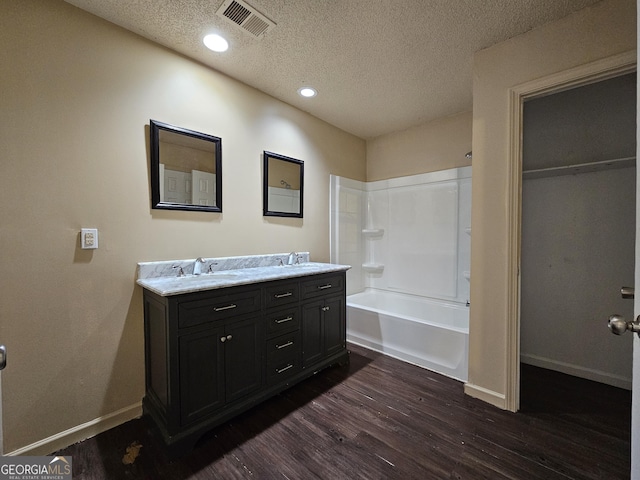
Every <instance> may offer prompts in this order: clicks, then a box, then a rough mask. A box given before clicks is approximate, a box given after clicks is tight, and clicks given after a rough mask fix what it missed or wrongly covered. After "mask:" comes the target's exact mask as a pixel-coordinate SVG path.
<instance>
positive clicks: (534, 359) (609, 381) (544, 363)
mask: <svg viewBox="0 0 640 480" xmlns="http://www.w3.org/2000/svg"><path fill="white" fill-rule="evenodd" d="M520 361H521V362H522V363H526V364H527V365H533V366H534V367H541V368H546V369H548V370H554V371H556V372H561V373H566V374H567V375H573V376H574V377H580V378H586V379H587V380H593V381H595V382H600V383H604V384H606V385H611V386H613V387H618V388H624V389H625V390H631V384H632V381H631V377H629V378H627V377H623V376H621V375H615V374H613V373H609V372H603V371H601V370H594V369H591V368H586V367H582V366H580V365H574V364H571V363H565V362H560V361H558V360H552V359H549V358H544V357H539V356H537V355H530V354H526V353H521V354H520Z"/></svg>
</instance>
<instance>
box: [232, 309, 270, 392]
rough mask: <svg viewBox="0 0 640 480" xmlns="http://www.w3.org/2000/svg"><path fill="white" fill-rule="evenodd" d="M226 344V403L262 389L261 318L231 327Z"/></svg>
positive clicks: (262, 340)
mask: <svg viewBox="0 0 640 480" xmlns="http://www.w3.org/2000/svg"><path fill="white" fill-rule="evenodd" d="M225 333H226V341H225V342H224V347H223V348H224V357H225V373H226V382H225V386H226V401H227V402H232V401H234V400H237V399H238V398H240V397H244V396H245V395H247V394H249V393H251V392H253V391H255V390H258V389H259V388H260V387H262V371H263V366H264V348H265V336H264V328H263V321H262V319H261V317H251V318H249V319H246V320H241V321H238V322H234V323H232V324H230V325H227V328H226V331H225Z"/></svg>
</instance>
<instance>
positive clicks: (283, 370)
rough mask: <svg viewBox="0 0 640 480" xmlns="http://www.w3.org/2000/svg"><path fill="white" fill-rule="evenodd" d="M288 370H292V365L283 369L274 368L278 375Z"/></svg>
mask: <svg viewBox="0 0 640 480" xmlns="http://www.w3.org/2000/svg"><path fill="white" fill-rule="evenodd" d="M290 368H293V365H292V364H289V365H287V366H286V367H284V368H276V373H278V374H280V373H282V372H286V371H287V370H289V369H290Z"/></svg>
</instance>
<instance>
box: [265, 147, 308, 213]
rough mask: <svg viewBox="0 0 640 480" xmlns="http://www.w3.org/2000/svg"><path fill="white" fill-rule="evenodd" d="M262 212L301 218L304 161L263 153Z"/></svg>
mask: <svg viewBox="0 0 640 480" xmlns="http://www.w3.org/2000/svg"><path fill="white" fill-rule="evenodd" d="M263 163H264V168H263V185H262V195H263V200H262V214H263V215H264V216H270V217H296V218H302V206H303V203H304V202H303V200H304V162H303V161H302V160H296V159H295V158H289V157H285V156H284V155H278V154H277V153H272V152H266V151H265V152H264V153H263Z"/></svg>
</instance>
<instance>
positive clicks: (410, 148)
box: [367, 112, 472, 182]
mask: <svg viewBox="0 0 640 480" xmlns="http://www.w3.org/2000/svg"><path fill="white" fill-rule="evenodd" d="M471 125H472V114H471V112H464V113H460V114H457V115H452V116H450V117H445V118H441V119H438V120H434V121H433V122H428V123H425V124H423V125H419V126H417V127H413V128H409V129H407V130H403V131H401V132H396V133H391V134H389V135H382V136H380V137H377V138H375V139H373V140H368V141H367V181H368V182H373V181H376V180H386V179H388V178H395V177H403V176H405V175H417V174H419V173H428V172H435V171H437V170H445V169H447V168H456V167H466V166H469V165H471V160H469V159H467V158H465V154H466V153H467V152H468V151H469V150H471Z"/></svg>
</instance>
